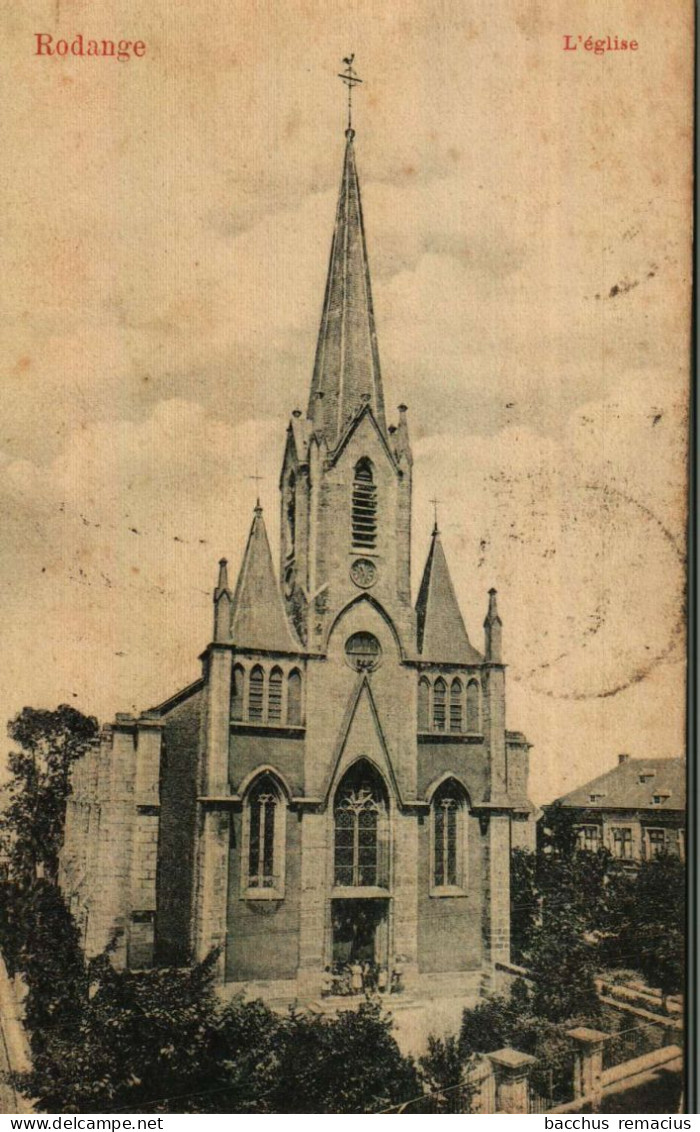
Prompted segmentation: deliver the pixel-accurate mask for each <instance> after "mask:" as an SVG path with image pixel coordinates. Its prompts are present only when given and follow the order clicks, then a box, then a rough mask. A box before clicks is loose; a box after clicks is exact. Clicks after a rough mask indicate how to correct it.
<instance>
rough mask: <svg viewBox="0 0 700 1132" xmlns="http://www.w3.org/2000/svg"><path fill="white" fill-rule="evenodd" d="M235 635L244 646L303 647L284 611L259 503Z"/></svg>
mask: <svg viewBox="0 0 700 1132" xmlns="http://www.w3.org/2000/svg"><path fill="white" fill-rule="evenodd" d="M231 638H232V640H233V643H234V644H235V645H238V646H240V647H242V648H249V649H272V650H273V651H276V652H297V651H298V649H299V642H298V641H297V640H295V637H294V634H293V632H292V630H291V628H290V625H289V622H288V621H287V616H286V614H285V612H284V606H283V604H282V595H281V594H280V590H279V586H278V585H277V579H276V578H275V571H274V567H273V565H272V553H271V551H270V543H269V541H268V537H267V531H266V529H265V520H264V519H263V513H262V507H261V506H260V503H259V502H258V503H257V504H256V507H255V512H254V515H253V523H252V526H251V528H250V534H249V535H248V542H247V544H246V548H245V554H244V555H243V563H242V565H241V570H240V573H239V575H238V581H237V582H236V590H235V593H234V595H233V604H232V609H231Z"/></svg>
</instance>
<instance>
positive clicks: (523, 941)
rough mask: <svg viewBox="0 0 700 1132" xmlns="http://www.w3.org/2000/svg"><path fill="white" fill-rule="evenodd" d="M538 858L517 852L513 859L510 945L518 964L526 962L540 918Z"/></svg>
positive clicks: (530, 854) (511, 863)
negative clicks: (524, 960)
mask: <svg viewBox="0 0 700 1132" xmlns="http://www.w3.org/2000/svg"><path fill="white" fill-rule="evenodd" d="M536 879H537V858H536V856H535V854H534V853H530V852H528V850H527V849H514V850H513V852H512V853H511V857H510V941H511V948H512V951H513V957H514V958H515V960H516V961H522V960H523V959H525V957H526V955H527V953H528V951H529V949H530V945H531V944H532V940H533V938H534V935H535V929H536V927H537V923H538V921H539V915H540V899H539V893H538V890H537V884H536Z"/></svg>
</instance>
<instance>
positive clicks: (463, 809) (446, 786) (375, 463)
mask: <svg viewBox="0 0 700 1132" xmlns="http://www.w3.org/2000/svg"><path fill="white" fill-rule="evenodd" d="M465 457H468V454H466V453H465ZM412 483H413V470H412V456H411V443H410V439H409V425H408V414H407V410H406V407H405V406H404V405H399V407H398V415H397V417H396V418H395V422H394V423H392V424H387V416H386V411H385V402H384V389H383V385H382V376H381V370H380V364H379V349H378V343H377V331H376V327H375V318H374V310H373V305H372V291H371V285H370V270H369V261H368V257H367V247H366V241H365V231H364V224H363V216H362V207H361V201H360V186H359V181H358V174H357V168H356V158H355V133H354V130H353V129H352V128H348V129H347V131H346V144H345V153H344V158H343V169H342V179H341V184H340V193H339V198H338V205H337V212H336V217H335V227H334V230H333V240H332V245H331V254H330V263H329V268H328V278H327V283H326V290H325V297H324V300H323V313H322V318H321V326H320V332H319V335H318V345H317V348H316V356H315V361H314V366H313V376H312V378H311V388H310V392H309V400H308V406H307V409H306V412H305V413H303V412H301V411H300V410H298V409H295V410H294V411H293V412H292V415H291V419H290V421H289V425H288V427H287V434H286V444H285V447H284V456H283V459H282V467H281V474H280V481H279V492H280V509H281V537H280V547H279V563H278V569H277V570H276V569H275V565H274V563H273V556H272V552H271V548H270V543H269V541H268V536H267V532H266V529H265V519H264V515H263V511H262V508H261V507H260V506H259V505H257V506H256V507H255V509H254V512H253V515H252V522H251V527H250V533H249V535H248V542H247V545H246V548H245V553H244V556H243V561H242V565H241V569H240V572H239V575H238V578H237V579H236V580H235V583H234V584H232V582H231V581H230V580H229V576H228V571H227V563H226V560H225V559H222V561H221V562H220V564H219V575H218V582H217V585H216V588H215V590H214V595H213V630H212V638H211V641H210V643H209V644H208V645H207V647H206V649H205V650H204V652H203V654H202V655H201V657H200V661H201V675H200V676H199V678H198V679H197V680H195V682H194V683H192V684H190V685H189V686H188V687H186V688H183V689H182V690H181V691H178V692H176V693H175V694H174V695H173V696H172V697H171V698H170V699H168V700H166V701H165V702H164V703H162V704H159V705H158V706H157V707H154V708H151V709H150V710H148V711H144V712H143V713H142V714H141V715H140V716H138V717H136V716H132V715H125V714H118V715H117V716H116V719H115V720H114V722H113V723H112V724H110V725H109V726H108V727H106V728H104V730H103V733H102V736H101V738H100V740H99V742H98V743H96V744H95V747H94V749H93V750H92V751H91V752H90V753H89V754H88V756H86V758H84V759H83V760H82V761H81V762H80V763H79V764H77V765H76V767H75V769H74V773H73V792H72V795H71V797H70V800H69V804H68V812H67V822H66V837H65V847H64V851H63V856H62V869H61V883H62V886H63V889H64V891H65V893H66V897H67V899H68V900H69V902H70V906H71V908H72V910H73V912H74V914H75V917H76V920H77V922H78V923H79V925H80V928H81V931H82V932H83V939H84V944H85V949H86V951H87V952H88V953H90V954H94V953H95V952H97V951H99V950H100V949H102V948H103V947H104V946H105V945H106V944H107V943H108V942H109V940H110V939H111V938H113V936H114V935H115V933H116V935H117V946H116V950H115V952H114V961H115V963H117V964H119V965H122V966H128V967H131V968H142V967H147V966H152V965H166V966H173V965H183V964H187V963H189V962H191V961H192V960H193V959H201V958H203V957H204V956H205V955H207V954H208V952H209V951H210V950H211V949H212V948H218V949H219V952H220V960H219V967H218V972H219V979H220V981H221V983H222V984H231V985H232V987H233V988H239V987H242V986H244V985H245V986H247V987H248V988H249V989H253V990H255V992H256V993H259V994H262V995H263V997H264V996H266V995H267V997H268V998H270V999H273V998H275V997H277V998H279V997H280V996H284V995H286V996H287V997H288V998H289V999H290V1000H291V999H293V998H299V999H300V1000H304V999H311V998H314V997H316V996H318V994H319V992H320V989H321V986H322V980H323V978H324V970H325V968H326V967H332V966H333V965H339V966H342V965H344V964H348V963H350V962H353V961H356V960H357V961H360V962H362V961H364V960H369V961H373V962H374V963H376V964H377V965H378V966H379V967H384V968H386V970H387V971H388V972H389V975H390V974H391V971H392V969H395V968H397V967H398V968H399V969H400V971H401V977H402V981H403V983H404V985H405V987H406V988H407V989H409V990H412V991H413V992H414V993H416V994H418V995H420V994H421V993H422V991H426V992H427V990H428V988H434V987H435V986H438V985H439V984H440V982H441V981H442V982H443V983H444V985H445V987H448V988H450V990H451V991H454V992H456V991H458V990H459V989H465V990H471V991H472V992H475V993H479V991H480V990H484V989H486V990H488V989H493V987H494V986H495V985H496V980H497V972H498V965H499V964H502V963H507V962H508V961H509V922H510V884H509V870H510V866H509V857H510V852H511V847H513V846H525V847H527V846H531V845H532V844H533V840H534V820H533V812H534V811H533V807H532V805H531V803H530V802H529V801H528V798H527V781H528V757H529V744H528V742H527V741H526V739H525V738H524V736H523V735H522V734H520V733H519V732H513V731H508V730H507V729H506V715H505V681H506V669H505V665H504V662H503V655H502V642H501V636H502V625H501V619H500V617H499V614H498V608H497V603H496V592H495V590H493V589H492V590H491V591H490V592H489V594H488V595H486V594H485V595H484V609H485V621H484V637H483V644H482V642H481V641H479V643H478V647H477V646H476V645H475V644H474V643H473V641H472V639H471V638H470V636H469V635H468V633H467V629H466V627H465V623H464V620H463V617H462V614H461V612H460V609H459V605H458V603H457V598H456V596H455V590H454V586H453V583H452V579H451V576H450V571H449V568H448V564H447V559H446V556H445V550H444V548H443V545H442V541H441V537H440V532H439V530H438V525H437V522H436V524H435V527H434V529H433V531H432V535H431V536H430V544H429V547H428V548H427V560H426V563H425V568H424V570H423V574H422V581H421V583H420V587H419V590H418V595H417V599H416V601H415V604H414V602H413V601H412V598H411V493H412ZM163 616H164V617H165V612H164V614H163Z"/></svg>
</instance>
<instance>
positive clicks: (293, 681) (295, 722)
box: [287, 668, 301, 727]
mask: <svg viewBox="0 0 700 1132" xmlns="http://www.w3.org/2000/svg"><path fill="white" fill-rule="evenodd" d="M287 723H288V724H289V726H290V727H301V673H300V672H299V669H298V668H293V669H292V671H291V672H290V673H289V676H288V677H287Z"/></svg>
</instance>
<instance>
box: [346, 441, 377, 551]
mask: <svg viewBox="0 0 700 1132" xmlns="http://www.w3.org/2000/svg"><path fill="white" fill-rule="evenodd" d="M376 541H377V489H376V487H375V485H374V476H373V474H372V464H371V463H370V461H369V460H367V459H366V458H365V459H362V460H359V461H358V462H357V464H356V465H355V478H354V481H353V485H352V544H353V546H357V547H362V548H364V549H365V550H371V549H372V548H373V547H374V546H375V544H376Z"/></svg>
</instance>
